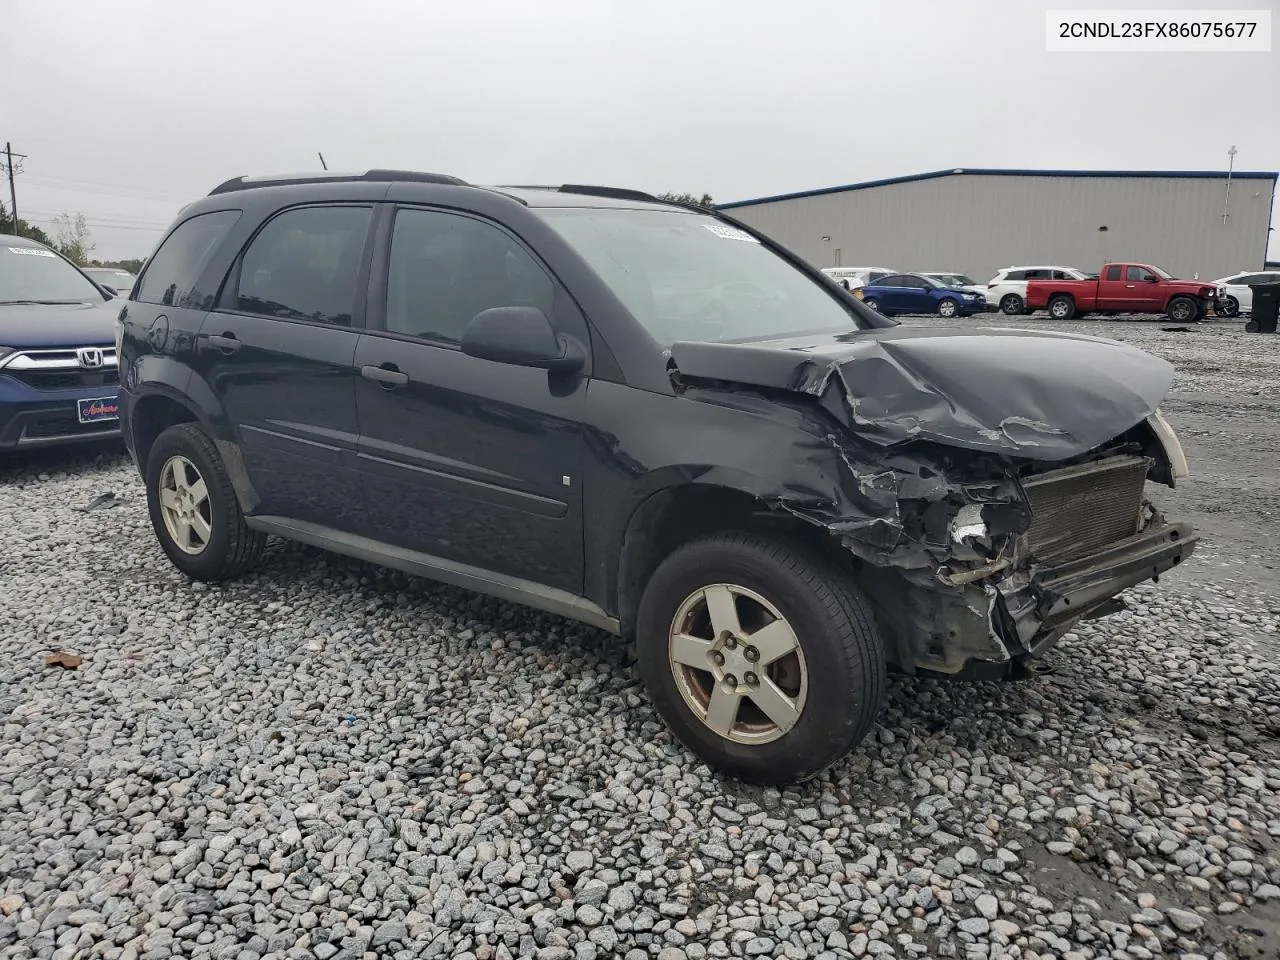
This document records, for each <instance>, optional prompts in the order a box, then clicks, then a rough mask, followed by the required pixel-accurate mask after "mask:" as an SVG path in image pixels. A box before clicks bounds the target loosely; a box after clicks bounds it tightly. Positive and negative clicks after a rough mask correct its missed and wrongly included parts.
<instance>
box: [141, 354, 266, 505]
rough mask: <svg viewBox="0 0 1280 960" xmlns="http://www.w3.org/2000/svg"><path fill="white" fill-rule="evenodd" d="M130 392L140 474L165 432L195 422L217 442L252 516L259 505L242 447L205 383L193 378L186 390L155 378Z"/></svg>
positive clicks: (235, 489) (241, 503)
mask: <svg viewBox="0 0 1280 960" xmlns="http://www.w3.org/2000/svg"><path fill="white" fill-rule="evenodd" d="M129 393H130V396H129V401H128V406H127V417H128V436H129V449H130V451H131V452H132V454H133V458H134V463H135V465H136V466H137V468H138V472H139V474H141V475H142V476H144V477H145V476H146V469H147V457H148V455H149V454H150V451H151V447H152V445H153V444H154V443H155V441H156V438H157V437H159V436H160V434H161V433H163V432H164V431H165V430H166V429H168V428H169V427H172V426H174V425H176V424H179V423H195V424H197V425H198V426H199V427H200V429H202V430H203V431H204V432H205V433H206V434H207V435H208V436H209V438H210V439H211V440H212V441H213V443H214V445H215V446H216V447H217V449H218V453H219V455H220V456H221V457H222V460H223V463H225V464H226V468H227V473H228V475H229V476H230V478H231V484H232V488H233V489H234V491H235V494H236V499H237V500H238V501H239V502H240V509H241V510H243V511H244V512H245V513H248V512H249V511H250V510H251V508H252V506H254V505H256V504H257V502H258V497H257V494H256V493H255V492H254V489H253V485H252V484H251V483H250V482H249V475H248V471H247V470H246V469H245V466H244V457H243V456H242V455H241V453H240V445H239V444H238V443H236V442H235V439H234V438H233V437H232V436H231V433H230V430H229V429H228V428H227V419H226V417H225V416H224V414H223V411H222V406H221V404H220V403H218V401H217V398H216V397H215V395H214V393H213V391H212V390H210V389H209V387H208V386H207V385H206V384H205V383H204V381H202V380H200V379H199V378H197V377H194V376H192V377H191V378H190V380H189V382H188V384H187V389H185V390H182V389H179V388H178V387H176V386H174V384H173V383H172V382H171V381H169V380H164V379H151V380H147V381H145V382H143V383H141V384H139V385H138V386H136V387H134V388H133V389H131V390H130V391H129Z"/></svg>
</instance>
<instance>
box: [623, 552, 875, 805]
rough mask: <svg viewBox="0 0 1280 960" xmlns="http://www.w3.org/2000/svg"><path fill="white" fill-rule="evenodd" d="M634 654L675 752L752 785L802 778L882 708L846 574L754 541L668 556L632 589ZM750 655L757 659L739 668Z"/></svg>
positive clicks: (855, 594) (862, 603)
mask: <svg viewBox="0 0 1280 960" xmlns="http://www.w3.org/2000/svg"><path fill="white" fill-rule="evenodd" d="M713 597H715V598H718V599H717V600H716V601H715V602H714V603H713V599H712V598H713ZM726 598H727V601H728V605H727V606H725V601H726ZM760 601H763V602H760ZM691 604H692V606H691ZM699 604H701V606H699ZM726 611H727V613H726ZM775 618H776V619H775ZM779 622H781V627H779V626H778V624H779ZM726 624H728V625H729V629H727V630H726V629H725V625H726ZM762 624H763V626H762ZM766 631H771V633H770V634H769V635H767V636H766ZM729 636H733V637H735V640H734V642H733V643H729V642H728V640H727V637H729ZM758 637H764V639H757V640H756V643H757V644H759V647H758V648H756V647H753V645H752V641H753V639H755V638H758ZM778 637H785V638H786V640H785V641H779V640H778V639H777V638H778ZM673 638H680V639H673ZM717 645H719V646H717ZM636 646H637V655H638V659H639V667H640V674H641V676H642V677H643V679H644V683H645V686H646V687H647V689H648V691H649V696H650V697H651V699H652V700H653V703H654V705H655V706H656V707H657V710H658V713H659V714H660V715H661V716H662V718H663V720H665V721H666V723H667V725H668V726H669V727H670V728H671V730H672V731H673V732H674V733H675V735H676V736H677V737H678V738H679V739H680V741H681V742H683V743H684V744H685V745H686V746H687V747H688V748H689V749H690V750H692V751H693V752H694V753H695V754H697V755H698V756H699V757H701V758H702V759H703V760H704V761H706V762H707V763H708V764H710V765H711V766H712V767H715V768H717V769H719V770H722V771H724V772H726V773H728V774H730V775H731V776H734V777H738V778H741V779H743V780H747V781H750V782H753V783H761V784H784V783H794V782H797V781H802V780H807V779H809V778H810V777H813V776H816V775H817V774H818V773H820V772H821V771H822V770H824V769H825V768H826V767H828V766H830V765H831V764H832V763H835V762H836V761H837V760H839V759H840V758H841V757H843V756H844V755H845V754H847V753H848V752H849V751H850V750H851V749H852V748H853V747H854V745H855V744H857V743H858V742H859V741H860V740H862V739H863V738H864V737H865V736H866V735H867V733H868V732H869V731H870V730H871V727H872V725H873V724H874V722H875V718H876V715H877V714H878V713H879V710H880V705H881V702H882V700H883V698H884V690H885V675H886V665H885V656H884V645H883V642H882V640H881V637H880V633H879V630H878V629H877V627H876V623H875V620H874V618H873V616H872V613H871V607H870V605H869V604H868V602H867V600H866V598H865V597H864V596H863V595H862V593H861V592H860V591H859V590H858V589H857V588H856V587H854V586H853V584H852V583H851V582H850V579H849V575H848V574H847V573H844V572H841V571H838V570H836V569H835V568H833V567H832V566H831V564H829V563H827V562H826V561H824V560H823V559H821V558H820V557H818V556H816V555H814V554H811V553H809V552H808V551H807V550H804V549H802V548H800V547H797V546H795V545H792V544H790V543H786V542H782V541H779V540H773V539H769V538H765V537H761V536H757V535H754V534H749V533H721V534H714V535H711V536H707V537H702V538H700V539H697V540H694V541H692V542H690V543H687V544H685V545H684V546H682V547H680V548H678V549H677V550H675V551H674V552H673V553H671V555H670V556H668V557H667V558H666V559H665V560H664V561H663V562H662V563H661V564H660V565H659V567H658V569H657V570H656V571H655V572H654V574H653V576H652V577H651V578H650V580H649V583H648V584H647V585H646V587H645V590H644V595H643V597H642V599H641V601H640V610H639V615H638V617H637V622H636ZM783 649H785V650H787V651H788V652H787V653H786V654H784V655H781V656H780V657H778V658H777V659H773V660H772V662H770V661H769V660H766V657H769V656H770V653H772V654H773V655H777V653H778V651H779V650H783ZM753 650H757V653H758V651H759V650H764V651H765V654H764V655H763V656H759V655H758V656H757V657H756V659H755V660H752V652H753ZM717 655H718V656H720V657H721V661H722V662H721V663H720V664H719V665H717V664H716V663H715V658H716V656H717ZM743 670H745V671H746V672H742V671H743ZM775 670H781V671H782V672H781V673H776V674H775V673H774V672H773V671H775ZM756 671H758V674H757V672H756ZM756 697H759V698H760V699H759V700H757V699H756ZM726 698H729V699H726ZM780 698H781V699H780ZM726 704H728V706H726ZM766 707H768V708H769V710H768V711H766ZM721 708H723V709H721ZM776 716H780V717H781V718H782V721H781V722H778V721H777V720H775V719H774V718H775V717H776Z"/></svg>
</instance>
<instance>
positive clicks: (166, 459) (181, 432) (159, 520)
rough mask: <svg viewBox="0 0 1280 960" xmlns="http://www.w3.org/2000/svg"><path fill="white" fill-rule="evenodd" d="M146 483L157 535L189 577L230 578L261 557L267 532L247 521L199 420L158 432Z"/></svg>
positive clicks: (148, 507)
mask: <svg viewBox="0 0 1280 960" xmlns="http://www.w3.org/2000/svg"><path fill="white" fill-rule="evenodd" d="M146 484H147V509H148V511H149V513H150V514H151V526H152V528H153V529H154V530H155V533H156V538H157V539H158V540H159V541H160V546H161V548H163V550H164V552H165V554H166V555H167V556H168V557H169V560H170V561H171V562H172V563H173V565H174V566H175V567H177V568H178V569H179V570H181V571H182V572H183V573H185V574H186V575H187V576H188V577H191V578H192V579H194V580H204V581H208V582H212V581H218V580H229V579H231V578H234V577H238V576H240V575H241V574H243V573H245V572H247V571H248V570H249V569H251V568H252V567H253V566H254V564H256V563H257V562H258V560H259V558H260V557H261V556H262V550H263V548H264V547H265V546H266V542H267V538H266V535H265V534H263V533H259V532H257V531H254V530H250V529H249V528H248V526H246V525H245V522H244V514H243V513H242V512H241V511H240V503H239V501H238V500H236V495H235V491H234V490H233V489H232V486H231V477H230V476H229V475H228V473H227V468H226V466H225V465H224V464H223V462H222V457H221V456H219V455H218V450H217V448H216V447H215V446H214V445H213V441H212V440H210V439H209V437H208V435H207V434H206V433H205V432H204V431H203V430H201V429H200V428H199V427H198V426H197V425H195V424H193V423H179V424H177V425H175V426H172V427H169V428H168V429H167V430H165V431H164V432H162V433H161V434H160V436H158V437H156V440H155V443H153V444H152V445H151V452H150V454H148V456H147V469H146ZM184 490H185V491H187V492H186V493H185V494H184V493H183V491H184Z"/></svg>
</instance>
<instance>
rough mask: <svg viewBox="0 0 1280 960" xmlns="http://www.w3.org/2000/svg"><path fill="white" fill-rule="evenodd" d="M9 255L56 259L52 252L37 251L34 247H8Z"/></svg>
mask: <svg viewBox="0 0 1280 960" xmlns="http://www.w3.org/2000/svg"><path fill="white" fill-rule="evenodd" d="M9 252H10V253H20V254H22V255H23V256H24V257H56V256H57V254H56V253H54V252H53V251H52V250H37V249H36V248H35V247H10V248H9Z"/></svg>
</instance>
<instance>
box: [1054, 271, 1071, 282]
mask: <svg viewBox="0 0 1280 960" xmlns="http://www.w3.org/2000/svg"><path fill="white" fill-rule="evenodd" d="M1053 279H1055V280H1073V279H1075V278H1074V277H1072V276H1071V274H1069V273H1067V271H1065V270H1055V271H1053Z"/></svg>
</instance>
